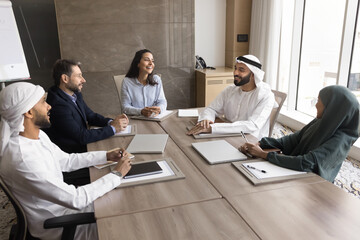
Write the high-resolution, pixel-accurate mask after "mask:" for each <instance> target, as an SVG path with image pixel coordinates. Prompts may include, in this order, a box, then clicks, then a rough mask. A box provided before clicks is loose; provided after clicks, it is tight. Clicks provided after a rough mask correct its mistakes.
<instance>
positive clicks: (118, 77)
mask: <svg viewBox="0 0 360 240" xmlns="http://www.w3.org/2000/svg"><path fill="white" fill-rule="evenodd" d="M124 78H125V75H116V76H114V81H115V85H116V89H117V93H118V96H119V102H120V112H122V109H121V85H122V82H123V80H124Z"/></svg>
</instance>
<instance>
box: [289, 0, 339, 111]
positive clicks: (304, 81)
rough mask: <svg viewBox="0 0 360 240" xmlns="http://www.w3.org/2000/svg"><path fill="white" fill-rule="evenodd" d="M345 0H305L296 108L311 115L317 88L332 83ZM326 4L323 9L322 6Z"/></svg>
mask: <svg viewBox="0 0 360 240" xmlns="http://www.w3.org/2000/svg"><path fill="white" fill-rule="evenodd" d="M345 5H346V0H307V1H306V2H305V11H304V13H305V14H304V20H303V35H302V44H301V53H300V56H301V58H300V69H299V83H298V86H299V87H298V94H297V109H296V110H298V111H300V112H303V113H306V114H309V115H313V116H314V115H315V113H316V109H315V108H314V104H312V102H313V99H314V98H317V96H318V93H319V91H320V89H322V88H323V87H325V86H329V85H334V84H336V79H337V72H338V65H339V56H340V49H341V48H340V47H341V39H342V29H343V25H344V12H345ZM325 8H326V9H325Z"/></svg>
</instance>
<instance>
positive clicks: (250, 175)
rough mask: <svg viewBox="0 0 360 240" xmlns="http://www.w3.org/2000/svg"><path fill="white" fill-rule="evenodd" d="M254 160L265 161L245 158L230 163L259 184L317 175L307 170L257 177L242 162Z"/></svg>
mask: <svg viewBox="0 0 360 240" xmlns="http://www.w3.org/2000/svg"><path fill="white" fill-rule="evenodd" d="M254 162H267V161H265V160H262V159H254V160H246V161H242V162H233V163H231V164H232V165H233V166H234V167H235V168H236V169H237V170H239V171H240V172H241V173H242V174H244V175H245V176H246V177H247V179H249V181H250V182H251V183H252V184H254V185H261V184H265V183H275V182H283V181H287V180H292V179H300V178H307V177H314V176H317V175H316V174H315V173H313V172H308V173H304V174H296V175H289V176H282V177H271V178H264V179H259V178H257V177H256V176H255V175H254V174H252V173H251V172H250V171H249V169H248V168H246V167H245V166H244V165H243V164H246V163H254Z"/></svg>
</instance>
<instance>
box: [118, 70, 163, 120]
mask: <svg viewBox="0 0 360 240" xmlns="http://www.w3.org/2000/svg"><path fill="white" fill-rule="evenodd" d="M154 80H155V82H157V83H158V84H155V85H154V86H151V85H150V84H146V85H145V86H144V85H142V84H141V83H140V82H139V80H138V79H137V78H127V77H126V78H124V81H123V83H122V86H121V107H122V111H123V112H124V113H126V114H129V115H141V110H142V109H143V108H144V107H152V106H158V107H160V109H161V112H165V110H166V107H167V101H166V98H165V94H164V89H163V86H162V82H161V78H160V77H159V76H158V75H154Z"/></svg>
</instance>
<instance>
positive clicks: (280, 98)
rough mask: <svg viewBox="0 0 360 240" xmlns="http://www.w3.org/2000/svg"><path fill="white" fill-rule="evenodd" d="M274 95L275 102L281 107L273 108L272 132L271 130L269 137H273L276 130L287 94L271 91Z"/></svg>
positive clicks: (271, 116)
mask: <svg viewBox="0 0 360 240" xmlns="http://www.w3.org/2000/svg"><path fill="white" fill-rule="evenodd" d="M271 91H272V92H273V93H274V97H275V101H276V102H277V104H278V105H279V106H278V107H277V108H273V109H272V111H271V114H270V130H269V137H271V135H272V132H273V130H274V126H275V122H276V120H277V118H278V116H279V113H280V110H281V108H282V106H283V104H284V102H285V99H286V96H287V94H286V93H283V92H279V91H276V90H271Z"/></svg>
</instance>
